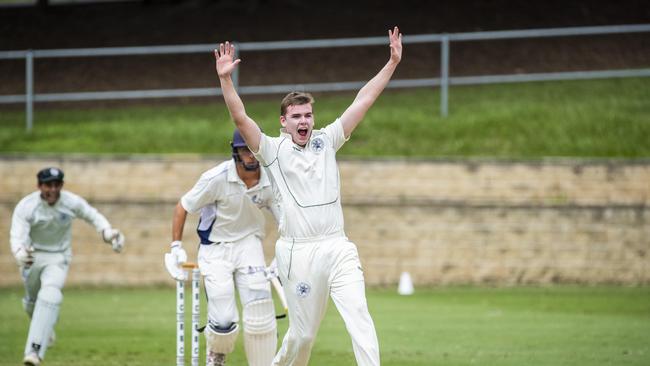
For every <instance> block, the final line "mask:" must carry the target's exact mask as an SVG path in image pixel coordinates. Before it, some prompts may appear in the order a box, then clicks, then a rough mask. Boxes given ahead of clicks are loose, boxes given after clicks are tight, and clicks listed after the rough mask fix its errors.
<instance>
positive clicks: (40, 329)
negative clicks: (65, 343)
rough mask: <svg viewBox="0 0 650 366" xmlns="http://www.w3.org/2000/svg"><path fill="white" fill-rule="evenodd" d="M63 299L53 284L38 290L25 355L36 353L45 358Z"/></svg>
mask: <svg viewBox="0 0 650 366" xmlns="http://www.w3.org/2000/svg"><path fill="white" fill-rule="evenodd" d="M62 301H63V294H62V293H61V290H60V289H59V288H57V287H54V286H46V287H43V288H41V290H40V291H39V292H38V296H37V299H36V304H35V306H34V313H33V314H32V321H31V323H30V325H29V334H28V335H27V344H26V345H25V355H27V354H29V353H32V352H34V353H37V354H38V357H39V358H40V359H41V360H42V359H44V358H45V351H47V347H48V343H49V340H50V336H51V334H52V331H53V330H54V325H55V324H56V321H57V319H58V317H59V307H60V306H61V302H62Z"/></svg>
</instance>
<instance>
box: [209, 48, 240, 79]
mask: <svg viewBox="0 0 650 366" xmlns="http://www.w3.org/2000/svg"><path fill="white" fill-rule="evenodd" d="M214 58H215V60H216V69H217V75H219V77H224V76H230V75H231V74H232V72H233V71H234V70H235V67H237V64H238V63H240V62H241V60H240V59H236V60H235V59H234V58H235V45H234V44H232V43H230V42H226V43H225V44H224V43H220V44H219V48H218V49H216V50H214Z"/></svg>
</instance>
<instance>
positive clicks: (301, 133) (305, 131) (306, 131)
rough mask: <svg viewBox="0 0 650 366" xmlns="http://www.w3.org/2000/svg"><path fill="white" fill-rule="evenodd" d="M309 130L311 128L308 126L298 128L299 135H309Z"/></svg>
mask: <svg viewBox="0 0 650 366" xmlns="http://www.w3.org/2000/svg"><path fill="white" fill-rule="evenodd" d="M308 132H309V129H307V128H299V129H298V135H300V136H302V137H305V136H307V133H308Z"/></svg>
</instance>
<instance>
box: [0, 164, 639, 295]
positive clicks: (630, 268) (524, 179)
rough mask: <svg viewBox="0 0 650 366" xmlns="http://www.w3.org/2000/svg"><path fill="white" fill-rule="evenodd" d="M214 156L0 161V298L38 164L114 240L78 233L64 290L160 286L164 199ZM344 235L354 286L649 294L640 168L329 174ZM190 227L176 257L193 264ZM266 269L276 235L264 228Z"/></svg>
mask: <svg viewBox="0 0 650 366" xmlns="http://www.w3.org/2000/svg"><path fill="white" fill-rule="evenodd" d="M221 160H223V158H222V157H199V156H171V157H169V156H166V157H128V158H126V157H124V158H122V157H116V158H107V157H102V158H94V157H87V156H65V157H53V158H42V157H11V156H4V157H2V158H0V176H1V177H3V178H2V180H0V218H1V219H0V238H1V239H0V243H5V244H2V245H0V286H11V285H17V284H19V283H20V278H19V274H18V271H17V270H16V267H15V265H14V262H13V258H12V257H11V254H10V252H9V244H8V239H9V226H10V222H11V213H12V211H13V208H14V206H15V204H16V203H17V202H18V200H20V198H22V197H23V196H24V195H26V194H28V193H29V192H31V191H33V190H34V189H35V184H36V183H35V174H36V172H37V171H38V170H39V169H40V168H42V167H44V166H49V165H55V166H59V167H61V168H62V169H63V170H64V171H65V174H66V186H65V188H66V189H68V190H70V191H73V192H75V193H78V194H80V195H82V196H83V197H85V198H86V199H88V201H89V202H90V203H91V204H93V205H94V206H96V207H97V208H98V209H99V210H100V211H101V212H103V213H104V214H105V215H106V216H107V217H108V219H109V220H110V221H111V222H112V223H113V225H114V226H115V227H118V228H120V229H122V230H123V231H124V232H125V234H126V236H127V249H126V251H125V252H124V253H123V254H120V255H118V254H114V253H113V252H112V251H111V250H110V248H109V247H108V246H107V245H105V244H103V242H102V241H101V240H100V239H99V235H98V234H97V233H95V232H94V230H93V229H92V228H91V227H90V226H88V225H86V224H85V223H83V222H77V223H76V224H75V225H74V230H73V232H74V233H73V238H74V239H73V240H74V243H73V247H74V251H75V257H74V260H73V265H72V268H71V271H70V274H69V278H68V283H69V284H93V285H94V284H97V285H100V284H111V285H149V284H161V283H169V281H170V280H169V278H168V275H167V273H166V272H165V270H164V268H163V265H162V257H163V254H164V253H165V252H166V250H167V246H168V243H169V241H170V236H171V234H170V232H171V217H172V212H173V207H174V205H175V204H176V202H177V200H178V198H179V197H180V196H181V195H182V194H183V193H184V192H185V191H186V190H188V189H189V188H190V187H191V186H192V185H193V183H194V181H195V180H196V179H197V178H198V176H199V175H200V174H201V173H202V172H203V171H204V170H207V169H209V168H210V167H212V166H213V165H215V164H216V163H218V162H220V161H221ZM340 170H341V178H342V181H343V189H342V201H343V205H344V214H345V219H346V232H347V234H348V236H349V237H350V239H351V240H352V241H354V242H355V243H356V244H357V246H358V247H359V253H360V255H361V259H362V262H363V265H364V271H365V274H366V280H367V282H368V284H371V285H392V284H395V283H396V282H397V280H398V279H399V274H400V273H401V272H402V271H408V272H410V273H411V275H412V277H413V279H414V281H415V283H416V285H422V284H481V283H490V284H496V285H510V284H545V283H620V284H647V283H650V264H649V263H650V261H649V260H648V255H649V254H650V253H648V252H649V251H650V205H649V203H650V161H574V160H554V161H543V162H495V161H475V160H472V161H400V160H394V161H341V162H340ZM196 222H197V218H196V217H195V216H192V215H191V216H189V219H188V223H187V224H186V226H185V243H186V244H185V247H186V249H188V252H189V253H188V254H189V255H190V258H192V257H195V255H196V254H195V253H196V246H195V244H194V243H195V234H194V233H193V231H194V228H195V226H196ZM267 228H268V230H267V232H268V236H267V239H266V241H265V249H266V252H267V258H269V259H270V257H272V255H273V243H274V240H275V238H276V237H277V234H276V232H275V229H274V224H273V222H272V220H269V222H268V224H267Z"/></svg>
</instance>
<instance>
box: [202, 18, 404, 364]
mask: <svg viewBox="0 0 650 366" xmlns="http://www.w3.org/2000/svg"><path fill="white" fill-rule="evenodd" d="M388 40H389V44H390V57H389V60H388V62H387V63H386V65H385V66H384V67H383V68H382V69H381V70H380V71H379V73H378V74H377V75H375V76H374V77H373V78H372V79H371V80H370V81H369V82H368V83H366V85H365V86H363V87H362V88H361V90H360V91H359V92H358V94H357V96H356V98H355V99H354V101H353V102H352V104H351V105H350V106H349V107H348V108H347V109H346V110H345V111H344V112H343V114H341V116H340V117H339V118H337V119H336V120H335V121H334V122H332V123H330V124H328V125H327V126H325V127H324V128H322V129H319V130H314V112H313V107H312V104H313V102H314V100H313V98H312V96H311V95H310V94H308V93H301V92H292V93H289V94H288V95H287V96H285V97H284V99H283V100H282V103H281V106H280V124H281V125H282V129H281V130H280V136H278V137H270V136H267V135H266V134H264V133H262V131H261V130H260V128H259V127H258V125H257V123H256V122H255V121H254V120H253V119H251V118H250V117H249V116H248V115H247V114H246V110H245V108H244V104H243V102H242V100H241V98H240V97H239V95H238V94H237V92H236V90H235V88H234V85H233V81H232V77H231V75H232V72H233V70H234V69H235V68H236V67H237V65H238V64H239V63H240V62H241V60H239V59H234V55H235V50H234V45H233V44H232V43H229V42H226V43H222V44H220V45H219V48H218V49H216V50H215V52H214V53H215V58H216V71H217V75H218V77H219V81H220V83H221V90H222V93H223V97H224V100H225V102H226V105H227V107H228V110H229V112H230V115H231V117H232V119H233V121H234V122H235V125H236V126H237V128H238V129H239V131H241V134H242V136H243V137H244V140H245V141H246V143H247V145H248V147H249V148H250V150H251V151H252V152H253V153H254V154H255V157H256V158H257V160H259V161H260V163H261V164H263V165H264V167H265V168H266V169H267V170H268V171H269V173H270V174H269V175H270V176H271V179H272V183H273V189H274V190H275V191H276V196H277V197H278V202H279V204H280V215H281V216H280V220H279V233H280V238H279V239H278V241H277V243H276V247H275V249H276V259H277V263H278V272H279V276H280V280H281V281H282V284H283V286H284V290H285V295H286V297H287V302H288V306H289V329H288V331H287V334H286V335H285V337H284V339H283V341H282V346H281V347H280V350H279V351H278V353H277V354H276V356H275V358H274V360H273V365H293V366H298V365H300V366H302V365H307V364H308V362H309V356H310V353H311V349H312V346H313V344H314V340H315V337H316V334H317V332H318V328H319V326H320V323H321V321H322V319H323V316H324V315H325V310H326V307H327V302H328V297H331V298H332V300H333V301H334V304H335V305H336V308H337V309H338V311H339V314H340V315H341V317H342V318H343V321H344V322H345V325H346V328H347V331H348V333H349V334H350V337H351V338H352V348H353V350H354V355H355V358H356V361H357V364H359V365H364V366H365V365H379V364H380V361H379V359H380V358H379V344H378V341H377V334H376V331H375V327H374V324H373V321H372V318H371V317H370V313H369V311H368V306H367V302H366V295H365V283H364V277H363V271H362V269H361V264H360V260H359V255H358V253H357V248H356V245H355V244H354V243H352V242H350V241H349V240H348V238H347V237H346V235H345V232H344V227H343V210H342V208H341V193H340V179H339V172H338V166H337V163H336V151H338V149H340V148H341V146H343V144H344V143H345V142H346V141H347V140H348V139H349V138H350V135H351V134H352V131H354V129H355V128H356V127H357V125H358V124H359V122H361V120H362V119H363V117H364V115H365V114H366V112H367V111H368V109H369V108H370V107H371V106H372V105H373V103H374V102H375V100H376V99H377V98H378V97H379V95H380V94H381V92H382V91H383V90H384V88H385V87H386V85H387V84H388V82H389V81H390V78H391V77H392V75H393V73H394V71H395V69H396V68H397V65H398V64H399V62H400V61H401V58H402V35H401V34H400V33H399V29H398V28H397V27H395V28H394V29H392V30H389V31H388Z"/></svg>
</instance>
